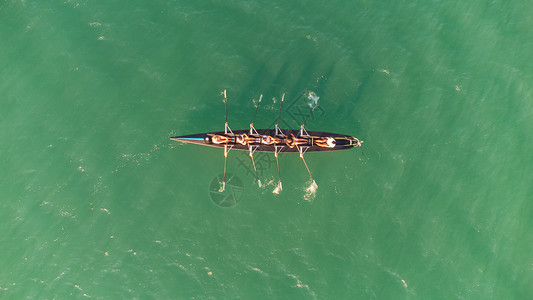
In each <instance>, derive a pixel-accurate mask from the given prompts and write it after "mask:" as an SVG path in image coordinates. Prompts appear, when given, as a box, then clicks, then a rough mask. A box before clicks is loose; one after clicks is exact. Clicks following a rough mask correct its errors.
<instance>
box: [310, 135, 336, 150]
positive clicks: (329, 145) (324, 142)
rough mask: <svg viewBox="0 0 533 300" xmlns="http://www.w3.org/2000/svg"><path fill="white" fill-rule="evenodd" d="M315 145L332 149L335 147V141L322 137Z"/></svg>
mask: <svg viewBox="0 0 533 300" xmlns="http://www.w3.org/2000/svg"><path fill="white" fill-rule="evenodd" d="M314 142H315V145H317V146H319V147H323V148H333V147H335V145H336V141H335V139H334V138H332V137H323V138H320V139H318V140H315V141H314Z"/></svg>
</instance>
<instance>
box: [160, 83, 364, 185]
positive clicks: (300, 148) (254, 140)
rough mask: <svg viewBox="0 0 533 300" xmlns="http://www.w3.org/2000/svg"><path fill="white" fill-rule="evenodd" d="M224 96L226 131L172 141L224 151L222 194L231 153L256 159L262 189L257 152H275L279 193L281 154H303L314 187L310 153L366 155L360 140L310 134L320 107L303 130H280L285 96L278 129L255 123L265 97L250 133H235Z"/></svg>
mask: <svg viewBox="0 0 533 300" xmlns="http://www.w3.org/2000/svg"><path fill="white" fill-rule="evenodd" d="M223 95H224V104H225V111H226V123H225V125H224V131H220V132H211V133H199V134H191V135H183V136H174V137H171V138H170V139H171V140H175V141H179V142H183V143H190V144H197V145H203V146H209V147H217V148H223V149H224V177H223V178H224V179H223V181H222V182H221V187H220V190H219V191H220V192H222V191H224V189H225V186H226V166H227V158H228V153H229V151H230V150H232V149H233V150H243V151H248V152H249V154H250V157H251V159H252V164H253V167H254V171H255V175H256V179H257V182H258V184H259V186H260V187H261V180H260V179H259V176H258V175H257V169H256V167H255V161H254V156H253V155H254V153H255V152H256V151H257V152H272V153H274V155H275V157H276V164H277V167H278V178H279V182H278V189H279V190H281V189H282V185H281V175H280V171H279V159H278V154H279V153H284V152H297V153H299V154H300V158H302V160H303V162H304V164H305V167H306V169H307V171H308V172H309V176H310V177H311V180H312V181H313V184H314V185H315V186H316V182H315V180H314V178H313V175H312V174H311V171H310V170H309V167H308V166H307V163H306V161H305V158H304V154H305V153H307V152H324V151H334V150H345V149H351V148H354V147H360V148H361V153H362V145H361V144H362V143H363V142H362V141H360V140H359V139H357V138H355V137H353V136H350V135H344V134H337V133H331V132H322V131H307V130H306V129H305V123H306V122H307V119H309V116H310V115H311V113H312V112H313V110H314V109H315V108H316V104H315V105H314V106H313V107H312V108H311V111H310V112H309V115H308V116H307V118H306V119H305V121H304V122H303V123H302V125H301V126H300V129H298V130H295V129H280V128H279V121H280V118H281V111H282V107H283V101H284V99H285V94H283V96H282V98H281V105H280V110H279V115H278V121H277V123H276V126H275V128H274V129H255V127H254V122H253V121H254V120H255V116H256V115H257V110H258V108H259V103H261V99H262V95H261V97H260V98H259V102H258V105H257V107H256V110H255V114H254V118H253V119H252V123H250V129H246V130H234V131H232V130H231V129H230V127H229V126H228V106H227V102H228V99H227V96H226V90H224V92H223Z"/></svg>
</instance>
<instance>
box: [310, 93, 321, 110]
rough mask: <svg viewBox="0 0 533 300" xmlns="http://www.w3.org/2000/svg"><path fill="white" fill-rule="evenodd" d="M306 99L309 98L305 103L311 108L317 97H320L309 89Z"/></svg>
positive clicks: (316, 101)
mask: <svg viewBox="0 0 533 300" xmlns="http://www.w3.org/2000/svg"><path fill="white" fill-rule="evenodd" d="M307 99H308V100H309V102H307V105H309V107H310V108H313V107H314V106H316V105H318V99H320V97H319V96H318V95H317V94H316V93H315V92H313V91H309V92H307Z"/></svg>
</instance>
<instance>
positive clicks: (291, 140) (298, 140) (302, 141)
mask: <svg viewBox="0 0 533 300" xmlns="http://www.w3.org/2000/svg"><path fill="white" fill-rule="evenodd" d="M285 143H286V144H287V146H289V148H294V146H299V145H303V144H307V140H306V139H301V138H297V137H295V136H294V134H292V133H291V137H290V138H287V139H286V140H285Z"/></svg>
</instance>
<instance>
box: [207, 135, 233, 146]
mask: <svg viewBox="0 0 533 300" xmlns="http://www.w3.org/2000/svg"><path fill="white" fill-rule="evenodd" d="M211 140H212V141H213V143H214V144H227V143H228V142H229V137H227V136H225V135H218V134H215V135H213V137H212V138H211Z"/></svg>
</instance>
